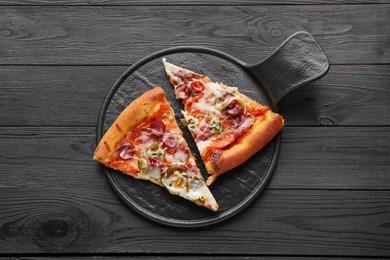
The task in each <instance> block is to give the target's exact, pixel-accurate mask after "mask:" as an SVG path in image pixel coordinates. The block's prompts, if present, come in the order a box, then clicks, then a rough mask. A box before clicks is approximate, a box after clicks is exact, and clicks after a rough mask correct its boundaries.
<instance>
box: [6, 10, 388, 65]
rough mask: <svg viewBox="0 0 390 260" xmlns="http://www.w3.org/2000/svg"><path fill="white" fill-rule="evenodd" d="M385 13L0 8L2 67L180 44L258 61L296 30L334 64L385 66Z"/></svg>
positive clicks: (122, 55) (109, 56)
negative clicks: (311, 38) (314, 41)
mask: <svg viewBox="0 0 390 260" xmlns="http://www.w3.org/2000/svg"><path fill="white" fill-rule="evenodd" d="M389 11H390V5H326V6H323V5H299V6H283V5H275V6H268V5H264V6H263V5H261V6H241V7H240V6H189V7H188V8H187V7H186V8H183V7H180V6H179V7H177V6H158V7H149V6H108V7H105V8H96V7H86V6H78V7H77V8H75V7H66V6H35V7H34V6H22V7H21V6H4V7H2V8H1V10H0V17H1V19H0V28H1V33H0V46H1V47H0V64H131V63H134V62H135V61H137V60H139V59H140V58H142V57H145V56H146V55H148V54H150V53H153V52H155V51H158V50H162V49H165V48H168V47H173V46H180V45H199V46H204V47H210V48H214V49H218V50H220V51H224V52H227V53H229V54H231V55H233V56H236V57H239V58H241V59H242V60H244V61H247V62H258V61H260V60H262V59H263V58H265V57H266V56H268V55H269V54H270V53H271V52H272V51H273V50H274V49H275V48H276V47H277V46H278V45H279V44H280V43H281V42H282V41H283V40H284V39H285V38H286V37H288V36H289V35H291V34H293V33H295V32H296V31H300V30H305V31H308V32H310V33H312V34H313V35H314V36H315V37H316V38H317V39H318V41H319V43H320V44H321V45H322V46H323V47H324V49H325V52H326V53H327V54H328V56H329V58H330V61H331V63H332V64H366V63H375V64H383V63H386V64H388V63H390V52H388V51H387V50H388V46H389V37H388V32H389V30H390V28H389V26H390V16H389V15H388V14H389ZM254 54H255V55H254Z"/></svg>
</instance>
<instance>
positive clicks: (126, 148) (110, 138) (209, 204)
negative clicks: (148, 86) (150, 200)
mask: <svg viewBox="0 0 390 260" xmlns="http://www.w3.org/2000/svg"><path fill="white" fill-rule="evenodd" d="M93 158H94V159H95V160H96V161H98V162H100V163H102V164H104V165H105V166H107V167H110V168H113V169H116V170H119V171H121V172H123V173H125V174H128V175H130V176H132V177H134V178H136V179H142V180H148V181H151V182H153V183H155V184H157V185H160V186H162V187H164V188H165V189H167V190H168V191H169V192H170V193H171V194H173V195H178V196H181V197H183V198H185V199H187V200H190V201H193V202H194V203H196V204H198V205H200V206H204V207H206V208H209V209H211V210H213V211H217V209H218V204H217V203H216V201H215V199H214V197H213V195H212V194H211V192H210V190H209V188H208V187H207V185H206V183H205V181H204V179H203V177H202V175H201V173H200V170H199V168H198V167H197V165H196V163H195V158H194V156H192V155H191V152H190V150H189V148H188V144H187V142H186V141H185V140H184V138H183V136H182V132H181V130H180V128H179V126H178V125H177V123H176V120H175V115H174V112H173V110H172V108H171V106H170V103H169V102H168V101H167V100H166V98H165V93H164V91H163V89H162V88H161V87H157V88H154V89H152V90H149V91H147V92H146V93H144V94H143V95H142V96H140V97H139V98H137V99H136V100H134V101H133V102H132V103H131V104H130V105H129V106H128V107H127V108H126V109H125V110H124V111H123V112H122V113H121V114H120V115H119V117H118V118H117V119H116V120H115V122H114V123H113V124H112V126H111V127H110V128H109V129H108V131H107V132H106V133H105V134H104V136H103V138H102V139H101V141H100V142H99V144H98V146H97V148H96V151H95V154H94V157H93Z"/></svg>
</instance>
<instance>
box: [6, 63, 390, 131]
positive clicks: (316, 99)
mask: <svg viewBox="0 0 390 260" xmlns="http://www.w3.org/2000/svg"><path fill="white" fill-rule="evenodd" d="M126 69H127V66H0V92H1V95H0V111H1V112H2V113H0V125H3V126H7V125H8V126H18V125H21V126H23V125H37V126H39V125H59V126H61V125H87V126H95V125H96V122H97V118H98V114H99V111H100V107H101V105H102V103H103V100H104V98H105V96H106V94H107V92H108V90H109V89H110V88H111V86H112V85H113V84H114V82H115V81H116V80H117V78H118V77H119V76H120V75H121V74H122V73H123V72H124V71H125V70H126ZM389 97H390V65H379V66H378V65H367V66H339V65H334V66H331V69H330V71H329V73H328V74H327V75H326V76H325V77H324V78H322V79H320V80H319V81H317V82H315V83H312V84H309V85H307V86H304V87H302V88H299V89H297V90H295V91H293V92H292V93H290V94H289V95H287V96H286V97H285V98H284V99H283V100H282V101H281V102H280V113H281V114H282V115H283V116H284V117H285V119H286V125H288V126H295V125H307V126H310V125H327V126H333V125H335V126H340V125H341V126H343V125H390V117H389V116H388V115H389V113H390V102H389Z"/></svg>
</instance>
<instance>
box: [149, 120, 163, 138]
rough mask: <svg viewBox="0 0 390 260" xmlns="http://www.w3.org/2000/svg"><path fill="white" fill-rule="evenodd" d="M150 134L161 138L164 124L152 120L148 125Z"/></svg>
mask: <svg viewBox="0 0 390 260" xmlns="http://www.w3.org/2000/svg"><path fill="white" fill-rule="evenodd" d="M150 130H151V132H150V133H151V134H152V135H155V136H162V135H163V134H164V133H165V124H164V123H163V121H161V120H153V121H152V123H151V124H150Z"/></svg>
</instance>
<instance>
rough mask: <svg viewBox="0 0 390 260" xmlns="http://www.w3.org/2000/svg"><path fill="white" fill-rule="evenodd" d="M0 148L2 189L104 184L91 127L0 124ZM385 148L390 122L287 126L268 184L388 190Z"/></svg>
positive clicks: (389, 145) (389, 156)
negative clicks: (367, 125)
mask: <svg viewBox="0 0 390 260" xmlns="http://www.w3.org/2000/svg"><path fill="white" fill-rule="evenodd" d="M0 147H2V149H1V150H0V164H1V167H2V168H1V169H2V176H3V178H1V179H0V187H1V189H3V188H4V189H20V188H24V189H44V188H45V187H46V185H47V183H46V181H48V182H49V183H53V184H55V185H58V184H61V187H62V188H64V189H65V188H69V189H72V188H77V189H88V188H89V186H91V185H92V186H93V185H97V186H96V187H99V188H101V189H107V186H106V185H107V183H106V181H105V180H104V178H103V179H102V180H99V181H97V180H96V181H94V182H89V180H95V178H96V177H99V176H100V175H101V174H102V170H101V168H100V167H99V165H98V163H96V162H95V161H93V160H92V156H93V151H94V149H95V147H96V142H95V129H94V128H89V127H84V128H75V127H61V128H48V127H43V128H42V127H33V128H30V127H22V128H18V127H16V128H14V127H7V128H0ZM388 151H390V128H389V127H375V128H365V127H357V128H352V127H346V128H343V127H337V128H331V127H321V128H315V127H286V128H284V129H283V131H282V145H281V152H280V156H279V159H278V163H277V167H276V170H275V173H274V175H273V177H272V181H271V183H270V184H269V185H268V189H348V190H349V189H351V190H353V189H362V190H390V175H389V174H388V169H390V153H389V152H388ZM21 162H22V163H21ZM42 180H46V181H42Z"/></svg>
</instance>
